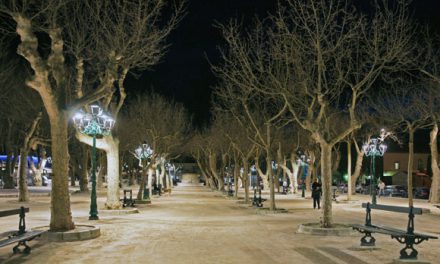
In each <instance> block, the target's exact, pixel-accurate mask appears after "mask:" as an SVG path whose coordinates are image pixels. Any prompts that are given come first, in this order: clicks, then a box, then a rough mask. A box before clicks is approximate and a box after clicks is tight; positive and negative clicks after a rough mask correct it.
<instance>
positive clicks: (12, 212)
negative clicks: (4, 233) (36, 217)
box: [0, 208, 29, 217]
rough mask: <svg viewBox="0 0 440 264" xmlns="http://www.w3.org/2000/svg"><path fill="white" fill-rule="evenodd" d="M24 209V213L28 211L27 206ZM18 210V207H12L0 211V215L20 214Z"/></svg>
mask: <svg viewBox="0 0 440 264" xmlns="http://www.w3.org/2000/svg"><path fill="white" fill-rule="evenodd" d="M24 211H25V212H26V213H29V208H24ZM20 212H21V209H20V208H19V209H12V210H4V211H0V217H3V216H10V215H16V214H20Z"/></svg>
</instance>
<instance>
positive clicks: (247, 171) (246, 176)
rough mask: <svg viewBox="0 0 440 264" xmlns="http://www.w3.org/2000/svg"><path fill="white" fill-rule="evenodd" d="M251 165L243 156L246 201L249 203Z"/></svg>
mask: <svg viewBox="0 0 440 264" xmlns="http://www.w3.org/2000/svg"><path fill="white" fill-rule="evenodd" d="M248 174H249V165H248V161H247V159H246V158H243V176H242V178H243V185H244V202H245V203H246V204H247V203H249V176H248Z"/></svg>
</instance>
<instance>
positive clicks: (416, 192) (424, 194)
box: [413, 187, 429, 199]
mask: <svg viewBox="0 0 440 264" xmlns="http://www.w3.org/2000/svg"><path fill="white" fill-rule="evenodd" d="M413 196H414V198H419V199H428V198H429V188H427V187H415V188H413Z"/></svg>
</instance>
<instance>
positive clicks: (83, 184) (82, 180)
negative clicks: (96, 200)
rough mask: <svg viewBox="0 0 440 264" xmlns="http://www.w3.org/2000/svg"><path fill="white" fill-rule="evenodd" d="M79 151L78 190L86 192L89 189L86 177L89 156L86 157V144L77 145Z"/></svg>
mask: <svg viewBox="0 0 440 264" xmlns="http://www.w3.org/2000/svg"><path fill="white" fill-rule="evenodd" d="M79 151H80V155H81V156H80V158H79V163H80V171H79V190H80V191H81V192H88V191H89V186H88V185H89V179H88V163H89V157H88V153H89V152H88V150H87V146H85V145H83V144H80V146H79Z"/></svg>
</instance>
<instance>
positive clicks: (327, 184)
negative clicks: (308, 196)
mask: <svg viewBox="0 0 440 264" xmlns="http://www.w3.org/2000/svg"><path fill="white" fill-rule="evenodd" d="M320 146H321V180H322V223H321V225H322V227H323V228H329V227H331V226H332V223H333V219H332V196H331V186H332V146H330V145H329V144H327V143H325V142H320Z"/></svg>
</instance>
